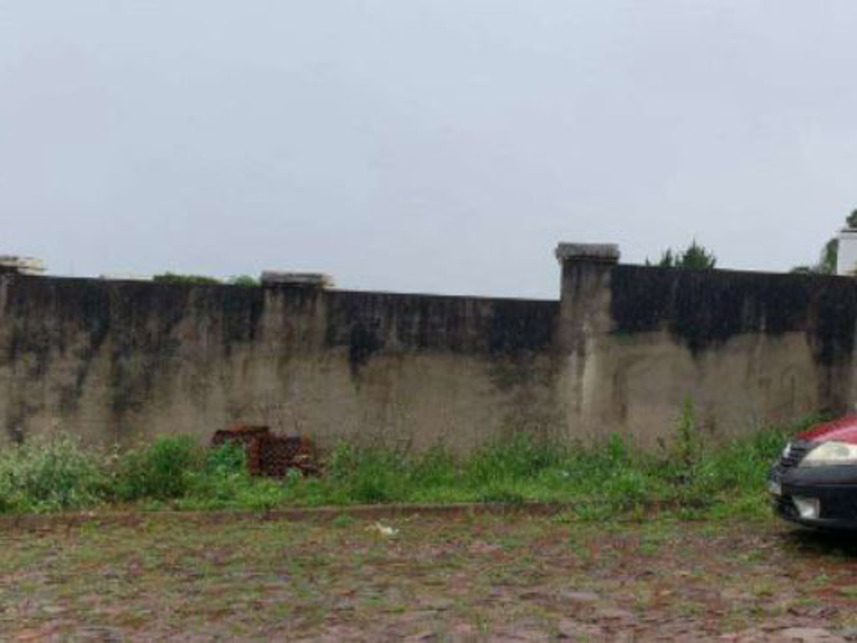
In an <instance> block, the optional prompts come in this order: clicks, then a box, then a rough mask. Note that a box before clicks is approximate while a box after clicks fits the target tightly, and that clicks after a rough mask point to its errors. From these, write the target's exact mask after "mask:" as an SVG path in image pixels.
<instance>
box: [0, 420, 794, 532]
mask: <svg viewBox="0 0 857 643" xmlns="http://www.w3.org/2000/svg"><path fill="white" fill-rule="evenodd" d="M809 422H810V420H807V422H804V423H800V424H799V425H796V426H778V427H769V428H766V429H763V430H760V431H757V432H756V433H754V434H752V435H750V436H749V437H745V438H741V439H737V440H734V441H732V442H730V443H728V444H726V445H722V446H719V447H717V448H713V447H706V445H705V444H703V443H702V441H701V440H700V438H699V434H698V432H697V431H696V430H695V428H694V426H693V413H692V408H689V407H686V409H685V412H684V414H683V418H682V422H681V425H680V427H679V429H678V430H677V432H676V438H675V439H674V440H673V442H672V443H669V444H664V445H662V446H661V448H660V449H659V451H657V452H655V453H643V452H640V451H639V450H636V449H633V448H631V446H630V445H629V444H628V443H627V442H625V441H623V440H622V439H621V438H620V437H618V436H612V437H611V438H610V439H609V440H607V441H606V443H604V444H602V445H599V446H593V447H588V448H585V447H583V446H581V445H558V444H551V443H544V442H538V441H536V440H534V439H532V438H531V437H530V436H528V435H517V436H515V437H513V438H511V439H509V440H507V441H503V442H498V443H495V444H492V445H488V446H486V447H484V448H482V449H480V450H478V451H476V452H475V453H473V454H472V455H470V456H469V457H465V458H456V457H454V456H452V455H451V454H450V453H448V452H446V451H445V450H443V449H441V448H435V449H432V450H429V451H428V452H426V453H422V454H409V453H399V452H396V451H392V450H384V449H358V448H354V447H351V446H349V445H345V444H342V445H340V446H338V447H337V448H335V449H334V450H333V451H332V452H331V453H330V454H328V456H327V458H326V461H325V466H324V474H323V475H322V476H321V477H317V478H303V477H301V476H300V475H297V473H296V472H294V473H293V474H292V475H289V476H287V477H286V479H285V480H271V479H259V478H252V477H251V476H249V475H248V473H247V471H246V466H245V461H244V454H243V451H242V450H241V448H240V447H237V446H224V447H220V448H218V449H213V450H211V449H205V448H203V447H200V446H198V445H197V444H196V443H195V442H194V441H193V440H192V439H190V438H189V437H182V436H179V437H164V438H159V439H157V440H155V441H154V442H153V443H152V444H150V445H148V446H146V447H143V448H140V449H136V450H132V451H130V452H126V453H123V454H118V453H112V454H104V453H97V452H93V451H91V450H86V449H84V448H83V447H82V446H81V445H80V444H79V443H78V442H76V441H75V440H74V439H73V438H71V437H69V436H59V437H57V438H54V439H51V440H36V441H32V442H28V443H27V444H25V445H22V446H16V447H12V448H9V449H6V450H4V451H2V452H0V512H2V513H24V512H36V513H43V512H52V511H62V510H70V509H87V508H93V507H98V506H105V505H111V504H112V505H116V504H122V505H128V504H131V505H133V506H137V507H139V508H142V509H161V508H170V509H178V510H207V509H251V510H259V511H265V510H271V509H275V508H277V507H284V506H303V507H312V506H322V505H353V504H382V503H393V502H396V503H458V502H478V503H506V504H521V503H525V502H544V503H559V504H567V505H568V506H569V512H570V514H571V515H572V517H573V518H574V519H575V520H585V521H586V520H592V521H600V520H604V519H607V518H611V517H614V516H617V515H625V516H642V515H644V514H648V513H650V512H651V511H652V510H653V509H654V510H658V511H662V512H663V511H667V512H669V513H671V514H674V515H676V516H678V517H685V518H696V517H702V516H706V517H715V518H723V517H734V516H739V517H753V516H758V515H762V514H763V513H766V512H767V503H766V502H765V491H764V483H765V477H766V475H767V471H768V468H769V466H770V464H771V462H772V461H773V460H774V459H775V458H776V457H777V455H778V454H779V452H780V450H781V449H782V447H783V444H784V443H785V441H786V440H787V439H788V438H789V437H790V436H791V435H793V434H794V433H795V432H796V431H798V430H799V429H801V428H803V427H804V426H805V425H806V424H808V423H809Z"/></svg>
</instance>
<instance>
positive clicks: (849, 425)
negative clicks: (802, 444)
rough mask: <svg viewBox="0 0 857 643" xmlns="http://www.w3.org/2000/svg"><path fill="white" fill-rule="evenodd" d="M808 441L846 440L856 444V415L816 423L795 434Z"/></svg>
mask: <svg viewBox="0 0 857 643" xmlns="http://www.w3.org/2000/svg"><path fill="white" fill-rule="evenodd" d="M797 437H798V438H799V439H801V440H807V441H809V442H848V443H849V444H857V415H849V416H846V417H843V418H839V419H838V420H833V421H832V422H825V423H824V424H816V425H815V426H814V427H812V428H811V429H810V430H809V431H806V432H804V433H801V434H800V435H798V436H797Z"/></svg>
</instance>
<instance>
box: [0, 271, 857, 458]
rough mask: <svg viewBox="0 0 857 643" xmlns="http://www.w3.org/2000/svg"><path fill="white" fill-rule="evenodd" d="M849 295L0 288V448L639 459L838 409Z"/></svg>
mask: <svg viewBox="0 0 857 643" xmlns="http://www.w3.org/2000/svg"><path fill="white" fill-rule="evenodd" d="M855 283H857V282H855V281H854V280H852V279H848V278H838V277H812V276H806V275H769V274H759V273H738V272H725V271H686V270H670V269H661V268H645V267H639V266H623V265H615V264H611V263H609V261H604V260H603V258H602V260H595V259H594V258H593V257H589V258H588V259H580V258H576V259H575V258H566V259H565V260H564V262H563V279H562V293H561V300H560V301H559V302H552V301H520V300H510V299H480V298H467V297H434V296H423V295H392V294H381V293H357V292H341V291H325V290H318V289H311V288H299V287H265V288H240V287H232V286H189V285H169V284H153V283H141V282H107V281H100V280H82V279H55V278H40V277H23V276H17V275H9V274H6V275H0V445H2V444H3V443H4V442H8V441H10V440H21V439H25V438H26V437H27V436H31V435H36V434H40V433H48V432H52V431H57V430H65V431H72V432H75V433H77V434H79V435H81V436H83V437H84V438H85V439H87V440H88V441H91V442H101V443H113V442H117V443H119V444H130V443H133V442H135V441H139V440H144V439H146V438H148V437H151V436H152V435H154V434H159V433H191V434H195V435H197V436H199V437H200V439H203V440H207V439H208V438H209V437H210V435H211V434H212V433H213V432H214V431H215V430H217V429H219V428H223V427H225V426H228V425H229V424H231V423H233V422H235V421H243V422H248V423H265V424H269V425H271V426H272V427H273V428H274V429H275V430H277V431H281V432H286V433H301V434H306V435H309V436H311V437H312V438H314V439H315V440H317V441H318V442H319V443H320V444H322V445H324V446H329V445H332V444H333V443H335V442H336V441H337V440H340V439H345V440H349V441H352V442H356V443H361V444H372V443H383V444H386V445H390V446H400V447H411V448H415V449H425V448H427V447H429V446H432V445H434V444H438V443H443V444H445V445H447V446H448V447H450V448H452V449H455V450H457V451H466V450H468V449H471V448H473V447H474V446H476V445H479V444H482V443H484V442H486V441H489V440H491V439H494V438H499V437H503V436H505V435H508V434H509V433H512V432H515V431H527V432H531V433H536V434H538V435H542V436H550V437H555V438H563V439H569V438H582V439H590V438H598V437H604V436H606V435H609V434H611V433H622V434H625V435H627V436H633V437H634V438H635V439H636V440H638V441H639V443H641V444H642V445H648V446H651V445H654V444H656V443H657V442H658V440H659V439H661V438H668V437H669V436H671V435H672V434H673V433H674V431H675V428H676V424H677V418H678V416H679V414H680V412H681V408H682V405H683V404H684V402H685V400H686V399H692V401H693V403H694V406H695V408H696V412H697V419H698V421H699V423H700V425H701V426H702V427H703V429H704V430H705V431H707V432H708V433H710V434H711V435H712V436H714V437H715V438H716V437H726V436H730V435H734V434H736V433H738V432H742V431H747V430H751V429H752V428H753V427H754V426H756V425H758V424H760V423H763V422H767V421H778V420H787V419H792V418H797V417H801V416H804V415H806V414H807V413H811V412H815V411H818V410H832V411H834V412H841V411H844V410H847V409H850V408H851V407H852V405H853V402H854V399H855V378H854V367H855V363H854V350H855V327H857V285H855Z"/></svg>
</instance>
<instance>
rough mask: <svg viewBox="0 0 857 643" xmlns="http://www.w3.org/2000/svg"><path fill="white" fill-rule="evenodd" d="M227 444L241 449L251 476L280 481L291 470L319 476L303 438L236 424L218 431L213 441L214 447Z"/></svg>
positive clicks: (310, 444) (311, 454)
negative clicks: (244, 454) (231, 443)
mask: <svg viewBox="0 0 857 643" xmlns="http://www.w3.org/2000/svg"><path fill="white" fill-rule="evenodd" d="M229 442H238V443H240V444H242V445H243V446H244V450H245V453H246V454H247V468H248V470H249V471H250V474H251V475H254V476H268V477H273V478H282V477H285V476H286V475H287V474H288V472H289V471H290V470H291V469H296V470H298V471H300V472H301V473H302V474H304V475H313V474H317V473H318V472H319V467H318V462H317V458H316V456H315V449H314V448H313V445H312V441H311V440H310V439H309V438H307V437H305V436H281V435H276V434H274V433H271V429H270V428H269V427H267V426H249V425H243V424H239V425H236V426H234V427H232V428H230V429H225V430H222V431H217V432H216V433H215V434H214V438H213V439H212V444H213V445H214V446H218V445H221V444H226V443H229Z"/></svg>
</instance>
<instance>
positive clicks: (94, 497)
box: [0, 434, 108, 512]
mask: <svg viewBox="0 0 857 643" xmlns="http://www.w3.org/2000/svg"><path fill="white" fill-rule="evenodd" d="M104 464H105V463H104V457H103V454H102V453H99V452H95V451H88V450H85V449H84V448H83V447H82V446H81V444H80V441H79V440H77V439H75V438H73V437H71V436H68V435H62V434H61V435H57V436H52V437H48V438H35V439H33V440H31V441H28V442H26V443H25V444H23V445H16V446H12V447H10V448H7V449H5V450H3V451H2V452H0V511H4V512H10V511H60V510H65V509H79V508H82V507H89V506H92V505H95V504H97V503H99V502H101V501H102V500H103V499H104V496H105V493H106V488H107V482H108V480H107V476H106V473H105V466H104Z"/></svg>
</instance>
